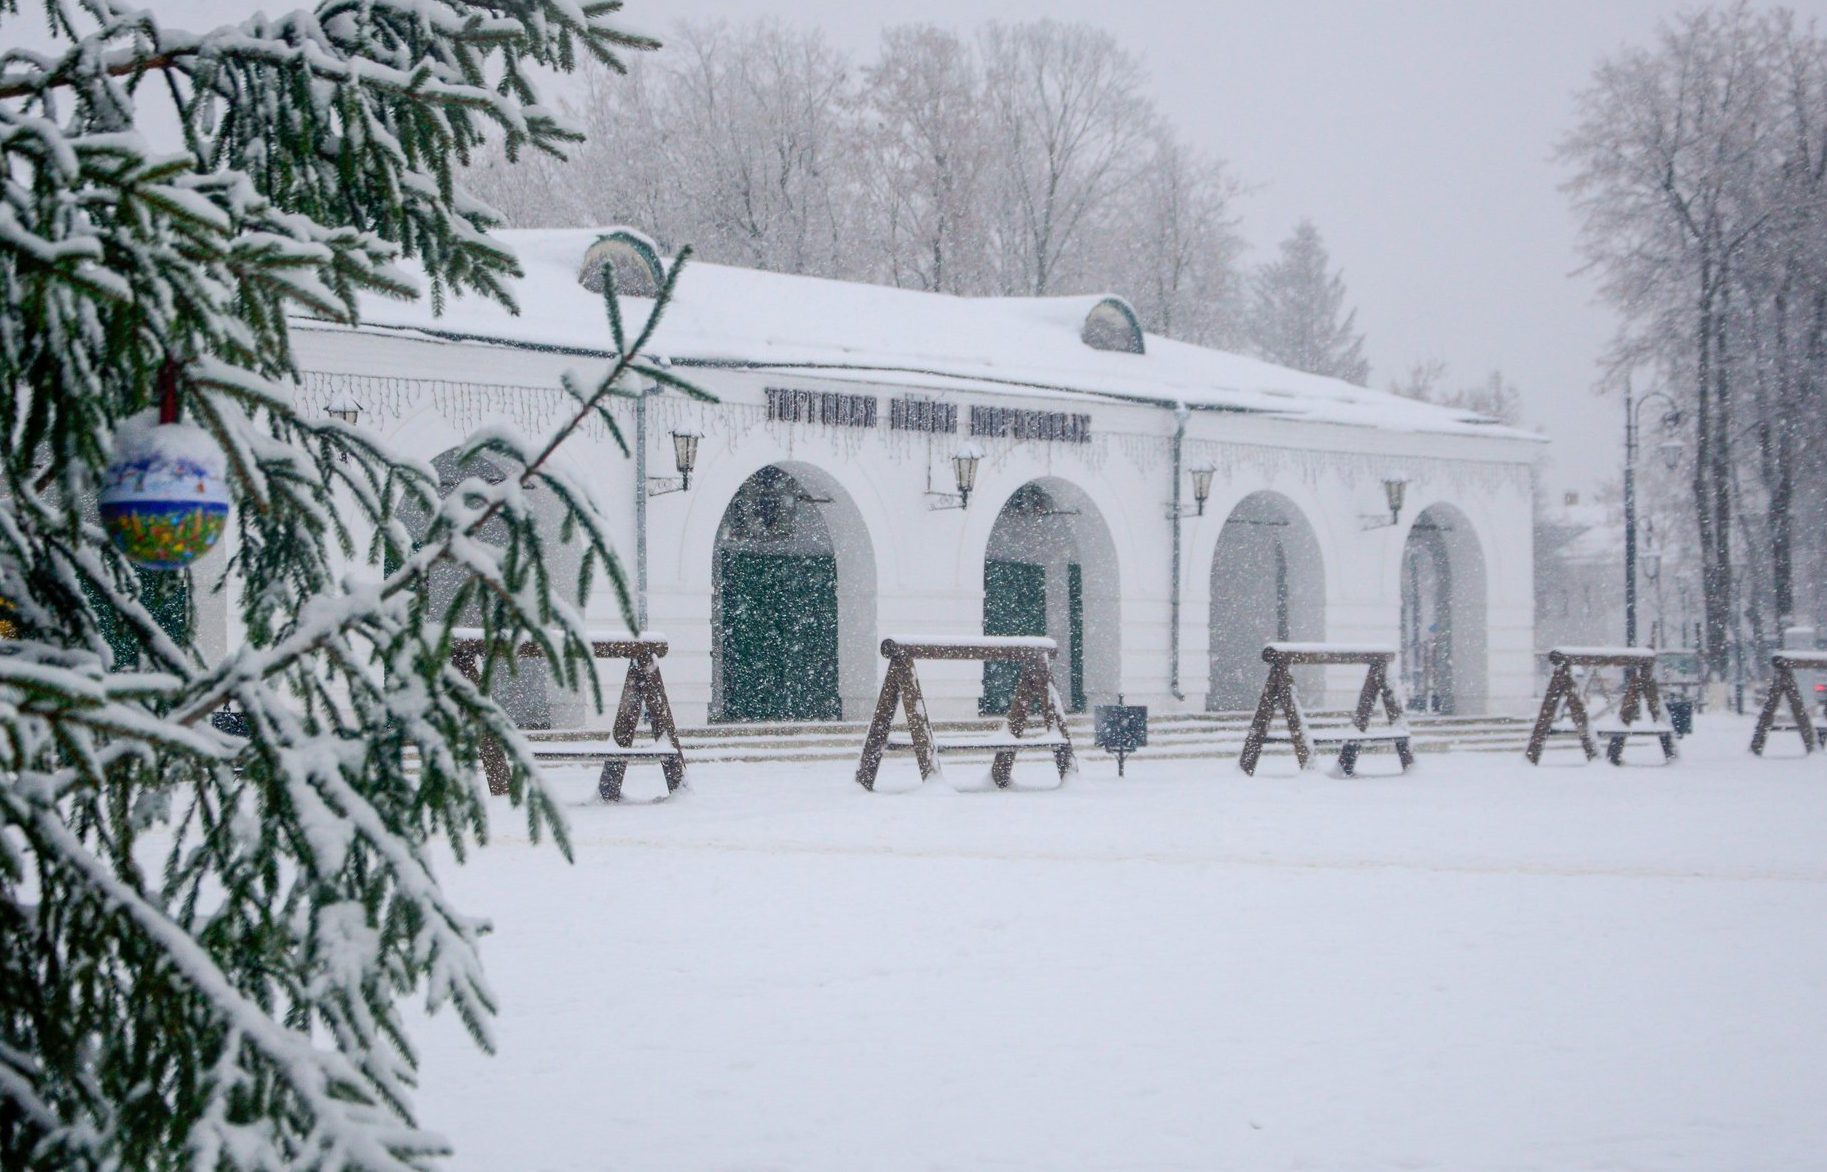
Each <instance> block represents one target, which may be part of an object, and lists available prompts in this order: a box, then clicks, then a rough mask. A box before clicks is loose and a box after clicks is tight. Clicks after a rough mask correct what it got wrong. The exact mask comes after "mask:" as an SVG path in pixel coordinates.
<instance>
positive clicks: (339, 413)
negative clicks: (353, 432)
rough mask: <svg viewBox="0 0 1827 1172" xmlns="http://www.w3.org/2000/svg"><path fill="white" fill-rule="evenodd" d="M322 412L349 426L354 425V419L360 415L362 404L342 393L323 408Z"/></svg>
mask: <svg viewBox="0 0 1827 1172" xmlns="http://www.w3.org/2000/svg"><path fill="white" fill-rule="evenodd" d="M324 414H325V415H328V416H329V417H330V418H332V419H334V420H336V421H337V422H339V423H346V424H348V425H349V426H350V427H354V426H355V421H356V420H358V419H360V418H361V417H362V405H361V404H360V403H357V402H356V401H355V400H354V399H351V398H349V396H347V395H343V396H341V397H339V398H337V399H335V400H333V401H332V402H331V403H330V405H329V406H328V407H326V408H324Z"/></svg>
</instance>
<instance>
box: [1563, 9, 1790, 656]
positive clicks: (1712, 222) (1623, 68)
mask: <svg viewBox="0 0 1827 1172" xmlns="http://www.w3.org/2000/svg"><path fill="white" fill-rule="evenodd" d="M1783 31H1784V30H1783V27H1782V25H1781V24H1780V23H1778V22H1776V21H1775V20H1774V18H1772V17H1770V16H1766V15H1760V14H1757V13H1754V12H1752V11H1751V9H1750V8H1749V7H1748V6H1747V5H1745V4H1742V3H1740V4H1736V5H1733V6H1731V7H1729V8H1725V9H1721V10H1709V11H1702V12H1696V13H1692V14H1689V15H1686V16H1683V17H1681V18H1679V19H1678V20H1677V21H1675V22H1674V23H1673V24H1672V25H1667V26H1664V28H1663V30H1662V32H1661V35H1660V37H1659V40H1658V43H1657V45H1656V47H1655V48H1654V49H1653V50H1652V49H1632V50H1628V51H1626V52H1624V53H1622V54H1620V55H1619V56H1618V57H1616V58H1613V59H1611V60H1608V61H1606V62H1604V63H1603V64H1601V65H1600V67H1599V69H1598V72H1597V75H1596V76H1595V79H1594V82H1593V85H1592V87H1591V88H1590V89H1588V90H1587V91H1586V92H1585V93H1583V94H1582V95H1581V96H1580V99H1579V106H1580V122H1579V125H1578V126H1577V127H1576V128H1575V130H1574V131H1573V133H1572V134H1570V135H1569V136H1568V138H1567V139H1566V141H1565V142H1564V143H1563V145H1562V147H1561V155H1562V157H1563V158H1564V159H1566V160H1567V161H1569V162H1571V163H1573V164H1574V165H1575V166H1576V167H1577V173H1576V175H1575V177H1574V178H1573V180H1572V181H1571V182H1570V183H1569V184H1568V190H1569V191H1570V193H1571V194H1572V196H1573V200H1574V205H1575V208H1576V209H1577V210H1578V212H1579V213H1580V215H1581V218H1582V220H1583V232H1584V240H1585V247H1586V251H1587V254H1588V255H1589V256H1590V257H1591V259H1592V261H1593V262H1594V263H1595V264H1596V265H1597V266H1598V268H1599V271H1600V272H1601V274H1602V276H1603V283H1602V288H1603V290H1604V293H1605V295H1606V297H1607V298H1608V299H1609V300H1610V301H1611V302H1612V303H1613V304H1614V305H1615V306H1616V307H1617V308H1618V309H1619V311H1620V312H1621V314H1622V315H1623V317H1624V320H1625V326H1624V333H1623V335H1622V336H1621V338H1620V339H1619V344H1618V348H1617V355H1618V357H1617V365H1618V366H1619V367H1620V368H1624V369H1628V368H1629V367H1630V366H1634V365H1638V364H1641V363H1644V362H1648V363H1651V364H1653V365H1654V366H1655V367H1656V368H1658V369H1659V370H1660V371H1661V372H1662V373H1663V376H1664V378H1665V380H1666V382H1667V384H1668V386H1669V388H1670V390H1671V392H1672V393H1674V394H1676V395H1677V396H1679V397H1681V398H1684V399H1685V400H1686V401H1687V402H1688V403H1689V404H1690V411H1689V414H1690V415H1691V417H1692V419H1693V426H1694V437H1695V452H1694V459H1693V461H1692V465H1691V473H1692V475H1691V491H1692V494H1693V502H1694V518H1695V529H1696V534H1697V538H1698V545H1699V555H1700V562H1701V585H1702V593H1703V595H1704V613H1705V619H1704V623H1705V627H1704V630H1705V643H1706V651H1707V661H1708V668H1709V671H1710V672H1711V673H1712V674H1714V675H1716V676H1723V675H1724V674H1725V671H1726V666H1727V663H1726V659H1727V641H1728V629H1729V627H1730V626H1731V620H1732V614H1731V606H1732V593H1733V589H1734V583H1733V575H1732V548H1733V542H1732V528H1733V516H1734V512H1735V510H1734V506H1733V484H1734V479H1735V470H1734V443H1735V428H1734V425H1733V421H1734V418H1735V415H1737V414H1738V413H1739V408H1740V405H1739V403H1738V396H1739V394H1740V391H1741V383H1742V382H1743V380H1744V377H1745V370H1744V363H1743V361H1742V358H1743V355H1744V354H1745V352H1746V351H1745V348H1744V347H1743V345H1742V344H1741V339H1739V338H1738V337H1736V336H1735V334H1734V329H1735V327H1736V326H1738V325H1741V324H1745V320H1746V315H1745V313H1744V312H1743V310H1744V306H1743V305H1742V301H1743V296H1742V294H1743V292H1744V289H1743V281H1742V278H1743V277H1744V275H1745V274H1743V273H1741V272H1740V265H1741V264H1745V263H1755V262H1754V261H1753V260H1752V254H1753V253H1754V252H1755V248H1756V244H1757V242H1758V240H1759V239H1760V236H1761V234H1763V233H1765V232H1766V231H1767V230H1769V229H1770V228H1771V227H1772V226H1773V224H1774V223H1775V222H1776V218H1774V217H1775V209H1774V208H1773V206H1772V204H1771V202H1770V200H1769V199H1768V198H1767V197H1768V195H1769V190H1768V188H1767V186H1766V185H1764V184H1761V183H1760V180H1759V176H1760V173H1761V172H1762V171H1763V169H1764V167H1765V166H1766V164H1767V162H1768V157H1769V155H1770V153H1771V152H1772V150H1773V149H1774V148H1775V146H1776V144H1775V142H1774V141H1773V137H1774V135H1773V132H1774V128H1775V126H1776V122H1777V119H1776V117H1775V114H1774V110H1773V100H1774V98H1775V87H1774V85H1773V84H1772V82H1773V75H1772V71H1771V68H1770V66H1771V65H1772V63H1773V62H1775V61H1777V60H1780V57H1781V50H1780V42H1781V39H1782V35H1783ZM1735 294H1736V295H1738V299H1737V301H1735Z"/></svg>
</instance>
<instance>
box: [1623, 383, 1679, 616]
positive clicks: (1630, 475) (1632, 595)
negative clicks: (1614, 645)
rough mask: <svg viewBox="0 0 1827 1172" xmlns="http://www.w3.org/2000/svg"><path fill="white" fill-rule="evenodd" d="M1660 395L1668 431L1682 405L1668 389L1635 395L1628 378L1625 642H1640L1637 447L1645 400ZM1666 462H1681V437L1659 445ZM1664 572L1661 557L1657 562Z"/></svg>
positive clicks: (1673, 464)
mask: <svg viewBox="0 0 1827 1172" xmlns="http://www.w3.org/2000/svg"><path fill="white" fill-rule="evenodd" d="M1657 399H1660V400H1662V402H1663V403H1664V404H1666V406H1667V408H1668V409H1667V410H1666V411H1664V412H1663V413H1662V431H1663V434H1665V435H1667V434H1669V433H1671V432H1673V431H1674V430H1675V429H1676V428H1678V427H1680V426H1681V408H1680V407H1679V406H1677V405H1676V403H1675V401H1674V400H1673V399H1671V398H1669V396H1668V393H1667V392H1666V391H1651V392H1650V393H1649V394H1647V395H1644V396H1643V397H1642V398H1641V399H1637V398H1633V397H1632V395H1631V390H1630V383H1629V382H1628V381H1626V382H1625V384H1624V644H1625V646H1627V647H1635V646H1636V645H1637V447H1638V445H1639V441H1640V439H1641V436H1642V423H1641V420H1640V417H1641V415H1642V414H1643V407H1644V405H1645V404H1648V403H1651V402H1654V401H1655V400H1657ZM1656 451H1657V452H1659V453H1660V454H1661V456H1662V463H1663V466H1664V467H1666V468H1668V469H1670V470H1673V469H1674V468H1675V467H1676V466H1677V465H1679V464H1680V463H1681V451H1682V448H1681V441H1680V440H1677V439H1675V438H1673V437H1672V436H1670V438H1668V439H1665V440H1663V441H1662V442H1661V443H1659V444H1657V445H1656ZM1657 568H1658V572H1660V561H1659V560H1658V563H1657Z"/></svg>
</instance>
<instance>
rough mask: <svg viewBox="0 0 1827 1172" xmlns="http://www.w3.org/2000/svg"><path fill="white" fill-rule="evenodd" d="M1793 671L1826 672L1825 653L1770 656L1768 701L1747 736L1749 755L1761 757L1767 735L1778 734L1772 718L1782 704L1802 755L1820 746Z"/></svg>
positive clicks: (1788, 652) (1779, 652)
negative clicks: (1755, 724) (1792, 719)
mask: <svg viewBox="0 0 1827 1172" xmlns="http://www.w3.org/2000/svg"><path fill="white" fill-rule="evenodd" d="M1797 668H1800V669H1802V670H1803V671H1808V670H1815V671H1827V651H1778V652H1777V653H1776V654H1774V655H1772V656H1771V657H1770V669H1771V679H1770V698H1769V699H1768V700H1765V701H1764V710H1763V711H1762V712H1760V713H1758V714H1757V731H1755V732H1753V733H1752V734H1751V752H1753V753H1755V754H1757V755H1758V756H1759V757H1761V756H1763V755H1764V745H1765V744H1766V743H1768V741H1769V740H1770V734H1771V733H1772V732H1777V731H1781V730H1778V728H1777V726H1776V718H1777V716H1778V715H1779V714H1780V713H1781V712H1782V707H1783V705H1784V704H1787V705H1789V714H1790V716H1792V717H1793V718H1794V720H1795V731H1796V732H1799V733H1801V734H1802V752H1803V755H1807V754H1810V753H1813V752H1814V751H1815V750H1817V749H1819V748H1820V747H1821V740H1820V735H1819V733H1817V732H1816V730H1815V725H1814V718H1813V717H1812V716H1810V715H1808V698H1807V697H1806V696H1803V695H1802V689H1801V685H1800V684H1798V683H1796V680H1795V672H1796V669H1797Z"/></svg>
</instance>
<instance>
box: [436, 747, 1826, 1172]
mask: <svg viewBox="0 0 1827 1172" xmlns="http://www.w3.org/2000/svg"><path fill="white" fill-rule="evenodd" d="M1749 735H1750V727H1749V724H1748V722H1741V721H1738V720H1737V719H1735V718H1717V719H1713V720H1707V721H1703V727H1702V729H1701V732H1700V734H1699V735H1698V736H1696V737H1693V738H1690V739H1689V740H1687V741H1686V742H1684V750H1685V753H1686V756H1685V757H1684V759H1683V760H1682V762H1681V763H1679V764H1678V765H1676V766H1674V767H1672V768H1668V769H1663V768H1660V767H1657V766H1652V765H1648V764H1643V765H1640V766H1632V767H1627V768H1624V769H1613V768H1611V767H1609V766H1607V765H1605V764H1604V763H1603V761H1600V762H1599V763H1596V764H1593V765H1591V766H1583V765H1579V764H1577V762H1578V761H1579V755H1578V753H1577V751H1574V750H1568V749H1557V750H1554V751H1553V752H1552V753H1551V755H1550V758H1549V760H1548V764H1546V765H1545V766H1544V767H1543V768H1541V769H1532V768H1530V767H1529V766H1528V765H1527V764H1525V763H1523V762H1521V760H1520V759H1518V758H1509V757H1490V756H1483V755H1471V754H1464V755H1450V756H1424V757H1423V758H1422V759H1421V767H1420V769H1419V770H1418V771H1417V772H1415V773H1414V774H1411V775H1410V776H1408V777H1399V776H1388V775H1387V773H1388V771H1389V769H1390V768H1391V767H1392V766H1393V760H1392V759H1390V758H1388V757H1385V756H1377V757H1372V758H1368V759H1367V760H1366V762H1365V764H1364V766H1363V769H1364V771H1365V773H1366V774H1369V773H1372V772H1377V773H1381V774H1383V775H1381V776H1361V777H1359V778H1357V779H1355V780H1343V779H1339V778H1334V777H1331V776H1328V775H1327V774H1325V773H1323V772H1316V773H1311V774H1307V775H1297V774H1296V773H1295V772H1294V769H1293V765H1292V762H1291V760H1288V759H1286V758H1277V759H1271V760H1269V761H1267V762H1265V764H1264V766H1263V768H1262V770H1261V771H1260V772H1259V774H1258V776H1257V778H1256V779H1255V780H1251V779H1248V778H1245V777H1243V776H1242V775H1241V774H1240V773H1239V772H1238V771H1237V769H1236V767H1235V766H1234V765H1233V764H1232V763H1231V762H1230V761H1228V760H1227V761H1219V762H1199V763H1165V762H1163V763H1158V764H1157V763H1151V762H1150V761H1149V760H1148V759H1147V757H1146V756H1142V757H1138V758H1135V759H1133V760H1132V761H1131V763H1130V770H1129V774H1130V775H1129V777H1128V779H1127V780H1124V781H1118V780H1117V779H1116V776H1115V767H1114V764H1113V763H1112V762H1110V761H1109V760H1107V759H1106V758H1105V757H1104V756H1103V755H1102V754H1100V753H1087V754H1086V758H1085V760H1086V783H1087V784H1084V785H1082V786H1081V787H1078V788H1074V789H1070V790H1067V791H1063V792H1059V793H989V794H960V793H956V792H953V791H951V790H950V789H947V788H942V787H929V788H928V789H927V790H925V791H922V792H920V793H917V794H912V795H902V796H872V795H869V794H866V793H864V792H862V791H861V790H860V789H858V788H857V787H856V786H855V785H854V784H853V783H852V782H851V781H850V779H849V771H848V770H847V769H844V768H841V767H833V766H828V765H820V766H809V767H768V768H756V767H741V766H725V767H707V768H697V769H694V771H693V775H692V783H693V786H694V789H695V792H693V793H692V794H691V795H689V797H687V798H686V799H684V800H681V801H676V802H672V803H668V804H664V805H653V806H625V807H620V808H604V807H602V806H599V805H597V804H595V803H594V802H593V801H592V800H590V799H591V795H592V785H593V779H592V778H591V777H590V775H589V774H587V773H586V772H584V771H582V770H567V771H561V772H557V773H555V774H554V783H555V785H556V786H557V787H558V788H559V789H560V791H561V792H562V793H563V794H564V795H565V796H566V798H567V800H568V801H569V802H570V803H572V806H571V818H572V829H573V833H574V836H575V840H576V851H577V859H576V863H575V864H574V865H567V864H566V863H565V862H564V861H563V860H562V859H561V857H560V856H559V855H558V853H557V852H556V851H555V850H553V849H551V848H550V846H549V845H542V846H539V847H530V846H529V845H528V844H527V842H526V841H525V838H524V823H523V822H522V820H521V819H520V818H519V817H518V815H517V814H516V813H514V812H512V811H510V810H508V809H507V808H506V807H505V806H504V807H502V808H501V809H500V810H499V811H498V812H497V817H496V840H495V842H494V844H493V845H492V846H491V847H490V848H488V849H487V850H485V851H483V852H482V853H481V854H480V856H479V857H478V858H477V859H476V860H475V861H474V862H473V863H472V864H471V865H470V866H468V867H465V868H461V869H453V870H452V871H451V872H450V873H449V876H448V882H449V883H450V884H451V885H452V887H453V888H454V889H455V890H456V891H457V892H458V893H459V894H460V895H461V896H462V898H463V899H465V900H466V901H467V903H468V905H469V906H470V907H471V908H472V909H473V910H475V911H478V912H481V913H485V914H487V915H490V916H492V917H493V918H494V920H495V923H496V927H497V931H496V934H495V935H494V936H493V937H492V938H491V939H490V940H489V941H488V942H487V944H486V948H485V956H486V959H487V962H488V965H489V969H490V972H491V975H492V978H493V981H494V983H495V988H496V991H497V993H498V994H499V996H500V999H501V1001H502V1014H501V1018H500V1021H499V1023H498V1037H499V1041H500V1054H499V1056H498V1057H496V1058H494V1059H488V1058H485V1057H483V1056H482V1055H480V1054H479V1053H477V1052H476V1051H475V1050H474V1049H473V1048H472V1047H471V1046H470V1044H469V1042H468V1040H467V1038H466V1037H465V1036H464V1035H463V1034H462V1032H461V1030H460V1029H459V1028H458V1027H457V1025H456V1023H455V1022H453V1021H452V1020H450V1019H449V1016H448V1015H445V1016H443V1017H440V1018H437V1019H434V1021H433V1022H431V1023H429V1024H425V1025H422V1026H421V1027H420V1030H419V1037H420V1039H421V1041H422V1042H423V1049H424V1057H425V1061H426V1066H427V1077H426V1080H425V1085H424V1088H423V1092H422V1095H421V1097H420V1106H421V1108H422V1112H423V1118H424V1119H425V1121H426V1122H427V1123H428V1124H429V1125H431V1126H433V1127H435V1128H438V1129H441V1130H443V1131H445V1132H446V1133H447V1134H448V1135H449V1136H450V1138H451V1139H452V1141H453V1142H454V1143H455V1144H456V1146H457V1148H458V1157H457V1159H456V1160H455V1161H454V1162H453V1164H452V1167H453V1168H455V1169H460V1170H464V1172H548V1170H553V1172H556V1170H561V1169H562V1170H566V1172H569V1170H573V1169H576V1170H580V1172H581V1170H589V1172H611V1170H621V1169H627V1170H630V1172H634V1170H639V1172H661V1170H687V1169H689V1170H704V1172H712V1170H716V1172H733V1170H742V1172H749V1170H756V1172H759V1170H762V1169H769V1170H772V1169H779V1170H783V1172H823V1170H831V1172H888V1170H902V1169H909V1170H911V1169H996V1170H1008V1172H1026V1170H1033V1172H1043V1170H1045V1172H1070V1170H1079V1169H1087V1170H1089V1169H1134V1170H1143V1169H1164V1170H1165V1169H1175V1170H1178V1169H1186V1170H1193V1169H1197V1170H1202V1172H1203V1170H1212V1169H1256V1168H1264V1169H1270V1168H1273V1169H1299V1168H1312V1169H1381V1168H1399V1169H1418V1168H1440V1169H1452V1170H1455V1172H1464V1170H1469V1169H1646V1170H1647V1169H1656V1170H1665V1169H1709V1170H1725V1169H1758V1170H1761V1172H1771V1170H1776V1169H1820V1168H1822V1167H1823V1166H1824V1165H1827V761H1823V760H1822V759H1819V758H1816V759H1815V760H1813V761H1800V760H1794V759H1780V760H1779V759H1771V760H1765V761H1761V762H1760V761H1757V760H1755V759H1753V758H1752V757H1750V756H1749V755H1748V754H1747V753H1746V752H1745V744H1746V742H1747V741H1748V739H1749ZM1799 751H1800V746H1799V742H1797V741H1796V739H1795V738H1794V736H1793V734H1788V735H1786V736H1784V737H1783V738H1781V739H1779V741H1778V742H1777V744H1776V745H1775V746H1774V747H1773V749H1772V752H1773V753H1782V754H1786V755H1788V756H1789V757H1790V758H1793V757H1794V756H1795V755H1796V754H1799ZM1637 754H1642V757H1641V759H1642V760H1643V761H1644V762H1648V761H1651V760H1654V759H1655V758H1656V757H1657V756H1658V755H1657V754H1656V753H1655V752H1654V749H1653V744H1652V746H1651V747H1649V748H1633V749H1632V755H1633V756H1635V755H1637ZM1050 776H1051V775H1050V763H1049V764H1044V765H1039V766H1033V767H1025V768H1024V769H1021V770H1018V773H1017V779H1018V781H1022V780H1025V781H1029V782H1033V783H1036V784H1040V783H1044V782H1045V781H1047V780H1049V779H1050ZM629 780H630V786H629V790H630V793H631V794H634V793H635V792H636V789H637V786H642V787H647V788H646V789H645V790H643V791H642V792H648V793H651V792H656V791H657V790H658V789H659V788H660V785H659V781H658V770H657V769H653V768H640V769H636V770H634V771H631V774H630V779H629Z"/></svg>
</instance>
